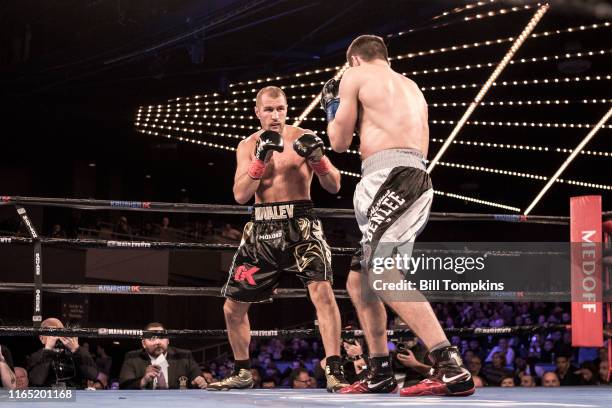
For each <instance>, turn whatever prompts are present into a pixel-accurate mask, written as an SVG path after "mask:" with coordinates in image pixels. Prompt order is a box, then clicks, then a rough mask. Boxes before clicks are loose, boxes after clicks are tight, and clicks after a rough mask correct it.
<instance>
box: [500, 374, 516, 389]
mask: <svg viewBox="0 0 612 408" xmlns="http://www.w3.org/2000/svg"><path fill="white" fill-rule="evenodd" d="M499 385H500V387H514V386H515V385H516V384H514V377H510V376H508V377H504V378H502V380H501V382H500V383H499Z"/></svg>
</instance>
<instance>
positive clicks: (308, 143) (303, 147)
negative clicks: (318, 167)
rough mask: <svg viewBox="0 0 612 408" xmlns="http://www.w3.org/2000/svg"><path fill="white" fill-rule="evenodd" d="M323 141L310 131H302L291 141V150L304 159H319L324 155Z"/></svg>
mask: <svg viewBox="0 0 612 408" xmlns="http://www.w3.org/2000/svg"><path fill="white" fill-rule="evenodd" d="M324 148H325V143H323V140H322V139H321V138H320V137H319V136H317V135H313V134H312V133H304V134H303V135H302V136H300V137H298V138H297V139H296V140H295V142H293V150H295V152H296V153H297V154H298V155H300V156H302V157H303V158H305V159H308V160H311V161H319V160H321V158H322V157H323V156H324V155H325V151H324V150H323V149H324Z"/></svg>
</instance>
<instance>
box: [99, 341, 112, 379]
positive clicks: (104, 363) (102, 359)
mask: <svg viewBox="0 0 612 408" xmlns="http://www.w3.org/2000/svg"><path fill="white" fill-rule="evenodd" d="M96 354H97V355H98V357H97V358H96V365H97V366H98V371H100V372H103V373H104V374H105V375H106V376H107V377H108V376H110V370H111V366H112V364H113V359H112V358H111V357H110V356H109V355H108V354H106V350H104V347H102V346H100V345H98V347H97V348H96Z"/></svg>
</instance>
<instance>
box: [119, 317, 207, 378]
mask: <svg viewBox="0 0 612 408" xmlns="http://www.w3.org/2000/svg"><path fill="white" fill-rule="evenodd" d="M145 330H153V331H161V330H164V326H163V325H162V324H161V323H149V324H148V325H147V326H146V327H145ZM169 343H170V341H169V340H168V339H167V338H160V337H150V338H143V339H142V350H134V351H130V352H128V353H127V354H126V355H125V359H124V360H123V366H122V367H121V373H120V374H119V383H120V387H121V388H124V389H168V388H171V389H178V388H188V387H189V386H193V387H197V388H201V389H203V388H206V385H207V384H206V381H205V380H204V378H203V377H202V375H201V372H200V368H199V367H198V365H197V364H196V362H195V360H194V359H193V355H192V354H191V351H189V350H183V349H179V348H174V347H170V346H169Z"/></svg>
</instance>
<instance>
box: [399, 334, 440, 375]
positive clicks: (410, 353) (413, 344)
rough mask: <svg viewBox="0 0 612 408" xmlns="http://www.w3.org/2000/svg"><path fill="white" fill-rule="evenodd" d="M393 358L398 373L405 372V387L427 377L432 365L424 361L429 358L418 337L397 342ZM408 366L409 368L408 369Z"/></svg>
mask: <svg viewBox="0 0 612 408" xmlns="http://www.w3.org/2000/svg"><path fill="white" fill-rule="evenodd" d="M395 357H396V358H394V359H393V364H394V366H395V367H394V370H395V372H396V373H399V372H404V373H405V374H406V376H405V377H404V387H408V386H410V385H414V384H417V383H418V382H419V381H421V380H423V379H425V378H427V376H428V374H429V370H431V366H430V365H427V364H425V363H423V362H422V361H425V359H426V358H427V352H426V350H425V347H423V345H422V344H420V343H419V342H418V341H417V340H416V338H410V339H406V340H404V341H400V342H398V343H397V344H396V350H395ZM406 368H408V370H406Z"/></svg>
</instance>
